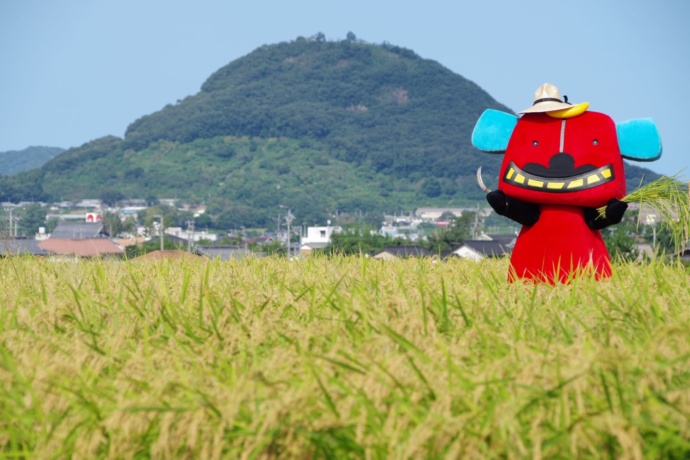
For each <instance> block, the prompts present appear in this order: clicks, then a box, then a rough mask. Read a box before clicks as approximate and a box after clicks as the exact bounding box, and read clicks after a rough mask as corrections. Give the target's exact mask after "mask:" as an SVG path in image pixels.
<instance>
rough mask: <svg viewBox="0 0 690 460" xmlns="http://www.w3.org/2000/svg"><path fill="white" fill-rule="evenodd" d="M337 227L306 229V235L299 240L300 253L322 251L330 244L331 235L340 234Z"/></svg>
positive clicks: (339, 228) (340, 229)
mask: <svg viewBox="0 0 690 460" xmlns="http://www.w3.org/2000/svg"><path fill="white" fill-rule="evenodd" d="M342 231H343V229H342V227H339V226H330V225H327V226H324V227H307V234H306V235H303V236H302V238H300V253H301V254H309V253H311V251H312V250H314V249H323V248H325V247H326V246H328V245H329V244H330V242H331V235H332V234H334V233H339V232H342Z"/></svg>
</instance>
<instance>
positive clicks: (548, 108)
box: [518, 101, 573, 113]
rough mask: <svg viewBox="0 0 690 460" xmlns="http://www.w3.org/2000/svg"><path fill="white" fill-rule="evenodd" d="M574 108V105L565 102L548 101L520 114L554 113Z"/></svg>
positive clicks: (521, 111)
mask: <svg viewBox="0 0 690 460" xmlns="http://www.w3.org/2000/svg"><path fill="white" fill-rule="evenodd" d="M572 106H573V105H572V104H567V103H565V102H555V101H546V102H540V103H539V104H536V105H533V106H532V107H528V108H526V109H525V110H520V111H519V112H518V113H541V112H553V111H554V110H563V109H569V108H570V107H572Z"/></svg>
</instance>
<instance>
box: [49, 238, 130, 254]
mask: <svg viewBox="0 0 690 460" xmlns="http://www.w3.org/2000/svg"><path fill="white" fill-rule="evenodd" d="M38 246H39V247H40V248H41V249H44V250H46V251H49V252H51V253H53V254H57V255H75V256H79V257H99V256H115V255H122V254H124V253H125V251H124V250H123V249H122V248H120V247H119V246H117V245H116V244H115V243H113V242H112V241H110V240H109V239H107V238H83V239H66V238H49V239H47V240H43V241H40V242H39V243H38Z"/></svg>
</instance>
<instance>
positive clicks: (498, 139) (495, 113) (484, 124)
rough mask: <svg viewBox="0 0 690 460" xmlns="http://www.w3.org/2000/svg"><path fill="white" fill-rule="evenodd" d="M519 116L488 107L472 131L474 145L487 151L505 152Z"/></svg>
mask: <svg viewBox="0 0 690 460" xmlns="http://www.w3.org/2000/svg"><path fill="white" fill-rule="evenodd" d="M517 121H518V117H516V116H515V115H511V114H509V113H506V112H501V111H499V110H493V109H486V110H485V111H484V113H482V116H481V117H479V120H477V124H476V125H474V130H473V131H472V145H474V146H475V147H477V148H478V149H479V150H483V151H485V152H496V153H498V152H505V151H506V149H507V148H508V141H509V140H510V136H511V135H512V134H513V130H514V129H515V125H516V124H517Z"/></svg>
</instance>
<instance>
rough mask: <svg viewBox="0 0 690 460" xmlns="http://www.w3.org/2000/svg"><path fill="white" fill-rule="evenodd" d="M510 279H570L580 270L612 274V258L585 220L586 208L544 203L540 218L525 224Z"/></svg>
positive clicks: (514, 250) (604, 275)
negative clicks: (530, 223) (528, 225)
mask: <svg viewBox="0 0 690 460" xmlns="http://www.w3.org/2000/svg"><path fill="white" fill-rule="evenodd" d="M510 265H511V266H510V271H509V273H508V279H509V281H511V282H514V281H517V280H520V279H523V280H526V281H533V282H546V283H551V284H555V283H557V282H560V283H567V282H569V281H570V280H571V279H572V278H573V277H575V276H578V275H580V274H588V273H589V274H592V275H594V276H595V278H596V279H601V278H607V277H610V276H611V258H610V257H609V253H608V251H607V250H606V245H605V244H604V240H603V238H602V237H601V234H600V233H599V231H597V230H591V229H590V228H589V227H588V226H587V224H586V223H585V220H584V209H583V208H580V207H572V206H557V205H542V207H541V215H540V217H539V221H537V223H536V224H534V225H533V226H531V227H523V228H522V230H521V231H520V235H519V236H518V238H517V241H516V242H515V248H514V249H513V254H512V256H511V259H510Z"/></svg>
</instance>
